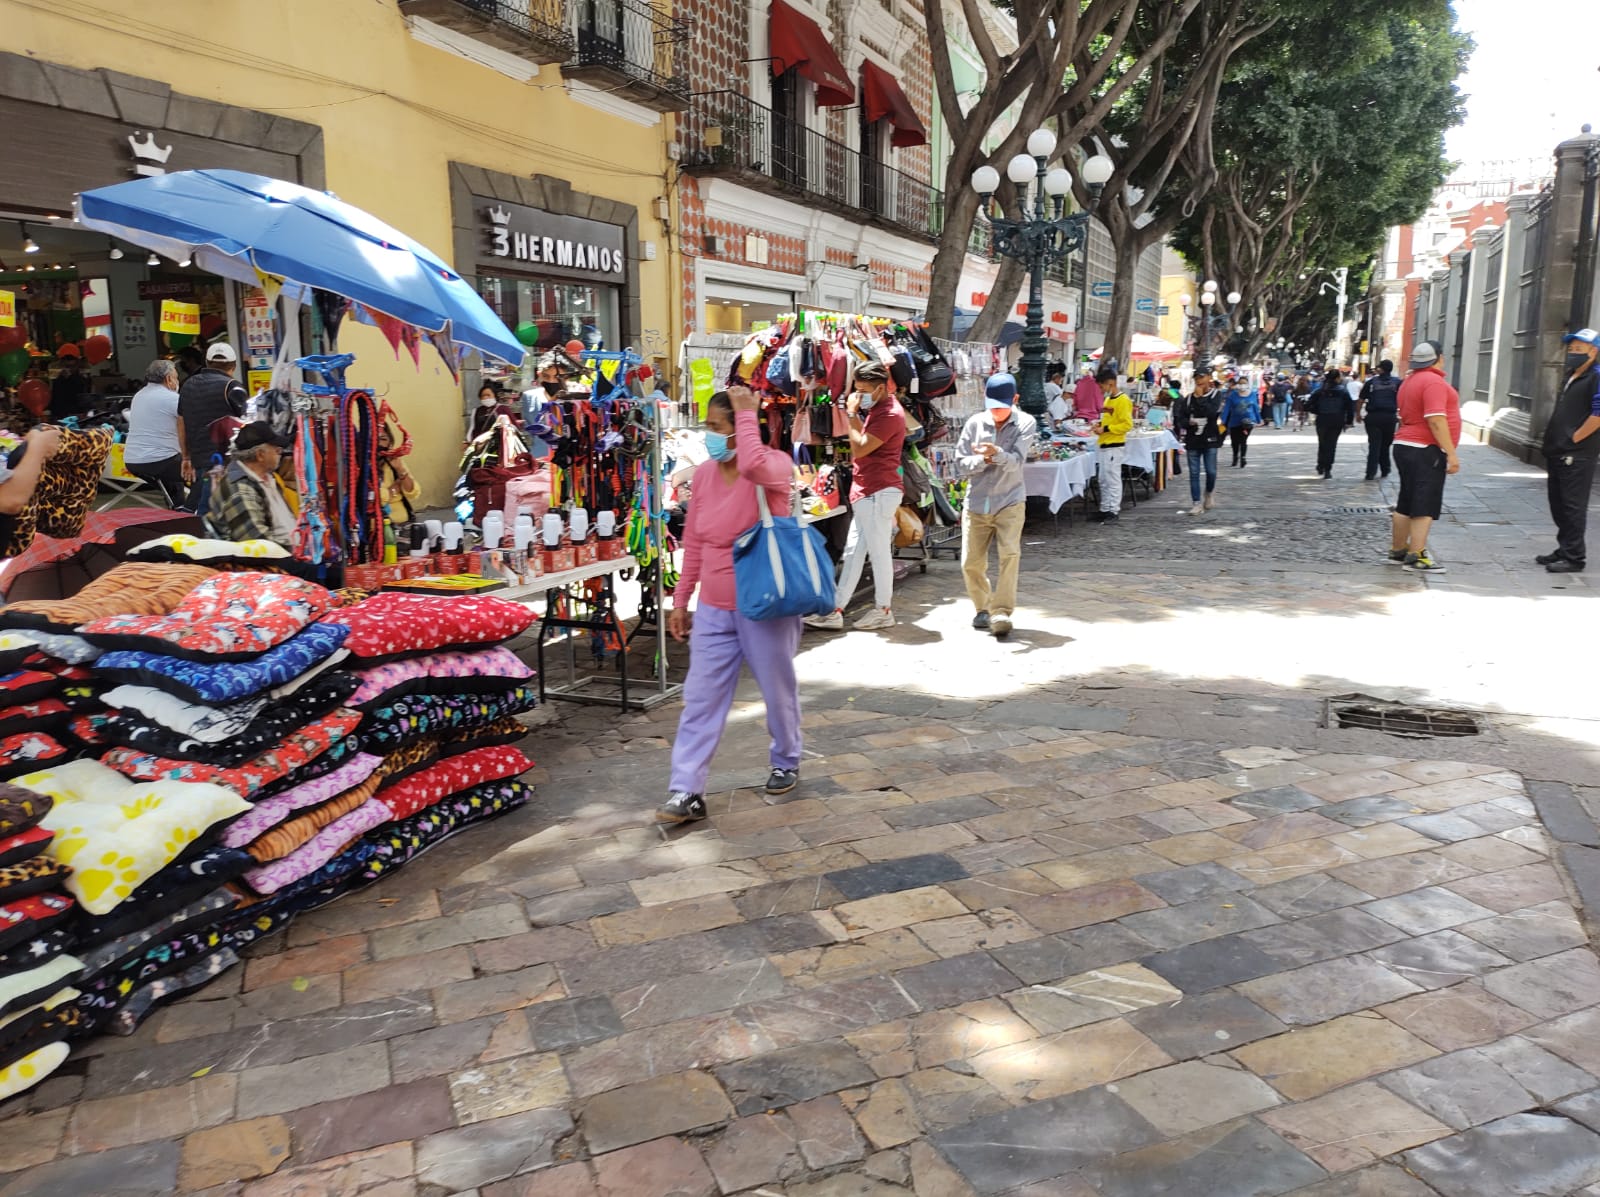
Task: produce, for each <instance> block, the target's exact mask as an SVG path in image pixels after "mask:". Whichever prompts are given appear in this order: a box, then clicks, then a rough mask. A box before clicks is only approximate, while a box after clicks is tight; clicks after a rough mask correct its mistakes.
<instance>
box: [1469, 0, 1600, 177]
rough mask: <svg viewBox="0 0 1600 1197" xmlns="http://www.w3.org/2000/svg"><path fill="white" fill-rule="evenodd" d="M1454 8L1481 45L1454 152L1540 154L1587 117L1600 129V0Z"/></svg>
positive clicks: (1481, 2)
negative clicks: (1463, 121)
mask: <svg viewBox="0 0 1600 1197" xmlns="http://www.w3.org/2000/svg"><path fill="white" fill-rule="evenodd" d="M1455 10H1456V15H1457V18H1458V23H1459V24H1460V25H1461V27H1462V28H1463V29H1464V30H1466V31H1467V32H1468V33H1470V34H1471V35H1472V37H1473V39H1474V40H1475V41H1476V42H1477V44H1478V48H1477V50H1476V51H1475V52H1474V54H1473V56H1472V61H1471V63H1470V64H1469V65H1468V68H1467V74H1466V76H1465V78H1463V80H1462V82H1461V90H1462V91H1463V92H1465V93H1467V119H1466V122H1465V123H1464V124H1463V125H1462V126H1461V127H1460V128H1457V129H1454V130H1452V131H1451V133H1450V136H1449V140H1448V142H1447V149H1448V152H1449V154H1450V156H1451V157H1452V158H1454V159H1457V160H1458V161H1480V160H1484V159H1490V158H1532V157H1540V156H1543V155H1544V154H1547V153H1549V152H1550V151H1551V150H1552V149H1553V148H1554V147H1555V145H1556V143H1557V142H1559V141H1561V140H1563V139H1565V138H1568V137H1572V136H1575V135H1576V134H1577V133H1578V130H1579V129H1580V128H1582V126H1583V125H1584V124H1585V123H1586V122H1587V123H1589V124H1592V125H1594V126H1595V128H1596V129H1597V130H1600V0H1455Z"/></svg>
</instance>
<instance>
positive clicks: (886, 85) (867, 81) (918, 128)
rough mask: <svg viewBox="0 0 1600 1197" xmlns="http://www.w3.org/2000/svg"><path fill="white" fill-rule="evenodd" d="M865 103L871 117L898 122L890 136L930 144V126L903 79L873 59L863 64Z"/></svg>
mask: <svg viewBox="0 0 1600 1197" xmlns="http://www.w3.org/2000/svg"><path fill="white" fill-rule="evenodd" d="M861 105H862V107H863V108H864V109H865V111H866V114H867V119H868V120H869V121H888V122H889V123H890V124H891V125H893V126H894V136H892V137H891V138H890V139H889V140H890V141H891V142H892V143H893V144H895V145H898V146H914V145H927V144H928V130H927V129H926V128H924V127H923V124H922V121H921V120H920V119H918V117H917V112H916V109H914V108H912V107H911V101H910V100H908V99H907V98H906V93H905V92H904V91H903V90H902V89H901V87H900V81H899V80H898V79H896V78H895V77H894V76H893V75H891V74H890V73H889V72H888V71H886V70H884V69H883V68H882V67H881V66H878V65H877V64H876V63H874V62H872V61H870V60H869V61H867V62H863V63H862V64H861Z"/></svg>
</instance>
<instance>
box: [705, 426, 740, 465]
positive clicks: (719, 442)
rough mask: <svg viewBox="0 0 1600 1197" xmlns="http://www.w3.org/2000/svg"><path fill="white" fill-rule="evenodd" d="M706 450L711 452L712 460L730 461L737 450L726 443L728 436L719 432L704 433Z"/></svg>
mask: <svg viewBox="0 0 1600 1197" xmlns="http://www.w3.org/2000/svg"><path fill="white" fill-rule="evenodd" d="M706 452H707V453H709V454H711V460H712V461H731V460H733V455H734V454H735V453H736V452H737V450H736V449H735V448H734V447H733V446H732V445H730V444H728V438H727V437H726V436H724V435H723V434H722V433H720V432H708V433H706Z"/></svg>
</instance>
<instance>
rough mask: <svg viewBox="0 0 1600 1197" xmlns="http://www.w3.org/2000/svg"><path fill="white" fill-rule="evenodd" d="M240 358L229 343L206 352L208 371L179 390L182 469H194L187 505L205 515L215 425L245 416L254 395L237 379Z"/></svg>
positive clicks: (198, 374) (190, 377) (189, 380)
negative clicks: (220, 421) (181, 425)
mask: <svg viewBox="0 0 1600 1197" xmlns="http://www.w3.org/2000/svg"><path fill="white" fill-rule="evenodd" d="M238 366H239V355H238V354H237V353H235V352H234V351H233V346H232V345H229V344H228V343H227V342H226V341H218V342H217V343H216V344H214V345H212V346H210V347H209V348H208V349H207V350H206V364H205V368H204V369H201V370H196V371H195V372H194V373H193V374H191V375H189V377H188V378H186V379H185V380H184V382H183V385H182V386H181V387H179V388H178V418H179V419H180V420H182V421H183V445H182V448H183V461H182V463H181V468H182V469H184V470H185V471H186V472H187V471H190V470H192V471H193V477H194V485H193V486H192V487H190V488H189V501H188V503H187V506H188V508H189V510H191V511H199V512H204V511H205V510H206V509H207V507H208V505H209V504H208V503H207V502H206V501H205V499H206V494H207V490H208V487H209V486H210V479H211V471H210V466H211V454H212V447H211V426H212V425H213V424H215V423H216V422H217V421H218V420H224V419H227V418H228V417H230V416H232V417H234V418H235V419H238V418H242V417H243V416H244V412H245V407H246V405H247V404H249V402H250V393H249V392H248V391H246V390H245V389H244V383H242V382H240V381H239V380H238V379H237V378H235V377H234V372H235V371H236V370H237V369H238Z"/></svg>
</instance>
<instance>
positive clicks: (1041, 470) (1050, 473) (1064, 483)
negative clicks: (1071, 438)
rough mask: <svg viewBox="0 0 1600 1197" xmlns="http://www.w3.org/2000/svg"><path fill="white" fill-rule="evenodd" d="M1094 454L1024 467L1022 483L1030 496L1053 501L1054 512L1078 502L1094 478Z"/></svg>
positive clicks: (1033, 463) (1052, 508)
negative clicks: (1076, 500)
mask: <svg viewBox="0 0 1600 1197" xmlns="http://www.w3.org/2000/svg"><path fill="white" fill-rule="evenodd" d="M1095 461H1096V458H1095V454H1094V452H1093V450H1091V451H1089V452H1087V453H1080V454H1078V456H1076V457H1069V458H1068V459H1067V460H1066V461H1030V462H1028V463H1027V464H1026V465H1024V466H1023V467H1022V482H1023V485H1024V486H1025V487H1026V488H1027V491H1028V493H1029V494H1030V495H1037V496H1039V497H1041V498H1045V499H1048V500H1049V501H1050V510H1051V511H1052V512H1056V511H1060V510H1061V508H1062V507H1064V506H1065V505H1066V504H1067V503H1068V502H1070V501H1071V500H1073V499H1076V498H1077V497H1078V496H1079V495H1081V494H1082V493H1083V491H1084V488H1085V487H1087V486H1088V485H1089V479H1091V478H1093V477H1094V471H1095Z"/></svg>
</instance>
